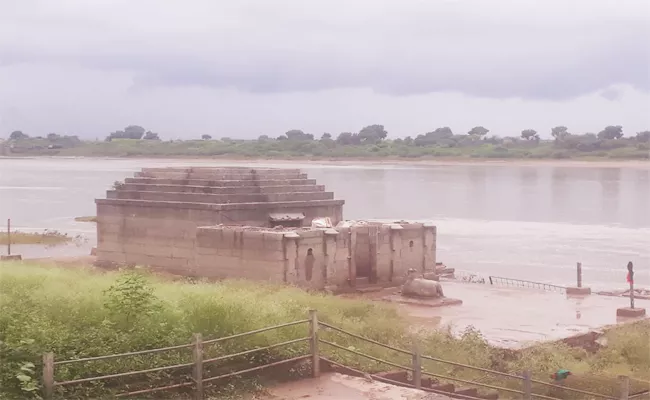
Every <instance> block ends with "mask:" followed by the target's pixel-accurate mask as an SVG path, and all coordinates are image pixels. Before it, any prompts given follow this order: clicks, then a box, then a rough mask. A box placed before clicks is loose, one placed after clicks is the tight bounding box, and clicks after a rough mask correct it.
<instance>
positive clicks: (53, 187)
mask: <svg viewBox="0 0 650 400" xmlns="http://www.w3.org/2000/svg"><path fill="white" fill-rule="evenodd" d="M173 165H176V166H185V165H202V166H205V165H215V166H223V165H242V163H236V162H222V161H209V160H191V161H187V160H185V161H184V160H160V159H157V160H144V159H119V160H112V159H56V158H36V159H0V218H2V221H4V220H6V218H11V219H12V223H13V226H14V227H15V228H16V229H19V230H23V231H42V230H44V229H54V230H58V231H60V232H65V233H68V234H69V235H72V236H77V235H79V236H81V238H83V240H78V241H76V242H75V244H71V245H66V246H57V247H52V248H43V247H39V246H14V252H17V253H22V255H23V257H24V258H29V257H43V256H61V255H70V256H74V255H82V254H83V255H85V254H88V251H89V249H90V247H92V246H93V245H94V243H95V241H96V234H95V226H94V224H93V223H88V222H76V221H74V218H75V217H78V216H85V215H95V204H94V199H95V198H98V197H104V196H105V190H107V189H108V188H110V186H111V185H112V184H113V182H114V181H117V180H123V179H124V178H125V177H127V176H131V175H132V173H133V172H135V171H137V170H139V169H140V168H142V167H156V166H173ZM255 165H256V166H260V167H261V166H266V167H274V166H278V167H281V166H286V164H274V163H273V162H257V163H255ZM292 167H295V168H301V169H303V170H304V171H305V172H307V173H308V174H309V175H310V177H312V178H315V179H317V181H318V183H320V184H325V185H326V187H327V190H329V191H333V192H334V193H335V196H336V198H340V199H345V201H346V204H345V206H344V217H345V218H346V219H364V218H367V219H370V218H372V219H378V218H380V219H384V218H385V219H394V218H397V219H424V220H433V221H435V222H436V224H437V226H438V260H439V261H442V262H444V263H445V264H447V265H448V266H450V267H455V268H457V269H459V270H463V271H472V272H475V273H477V274H480V275H484V276H487V275H496V276H506V277H511V278H519V279H528V280H535V281H543V282H549V283H556V284H571V283H573V282H575V264H576V262H578V261H579V262H582V264H583V271H584V282H585V285H589V286H591V287H592V288H608V289H613V288H623V287H625V286H626V282H625V276H626V268H625V266H626V264H627V262H628V261H633V262H634V264H635V270H636V271H637V273H636V281H637V282H638V285H639V286H650V169H649V168H643V167H642V168H636V167H616V166H602V165H600V164H595V165H594V166H588V167H584V166H571V165H567V163H564V164H561V165H557V166H553V165H550V164H539V165H534V164H533V165H523V164H518V163H516V162H515V163H503V164H497V165H486V164H476V165H471V164H470V165H468V164H457V165H454V164H451V165H414V166H407V165H383V164H379V165H369V164H358V165H355V164H354V163H353V162H350V163H348V164H346V165H343V164H319V163H294V164H292ZM5 252H6V249H4V248H2V249H0V254H5Z"/></svg>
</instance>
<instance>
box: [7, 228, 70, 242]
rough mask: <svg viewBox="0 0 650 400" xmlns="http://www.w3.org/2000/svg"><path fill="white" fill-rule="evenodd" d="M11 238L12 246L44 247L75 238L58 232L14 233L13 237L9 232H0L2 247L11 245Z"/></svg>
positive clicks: (12, 233)
mask: <svg viewBox="0 0 650 400" xmlns="http://www.w3.org/2000/svg"><path fill="white" fill-rule="evenodd" d="M10 237H11V244H42V245H56V244H63V243H67V242H71V241H72V240H73V239H74V238H72V237H70V236H68V235H67V234H65V233H61V232H58V231H52V230H45V231H43V232H20V231H13V232H11V235H7V232H0V245H5V244H8V243H9V239H10Z"/></svg>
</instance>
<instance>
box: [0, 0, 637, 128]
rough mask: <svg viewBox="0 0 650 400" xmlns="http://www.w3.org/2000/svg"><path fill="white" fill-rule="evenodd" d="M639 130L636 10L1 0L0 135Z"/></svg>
mask: <svg viewBox="0 0 650 400" xmlns="http://www.w3.org/2000/svg"><path fill="white" fill-rule="evenodd" d="M129 124H138V125H142V126H144V127H145V128H146V129H149V130H152V131H155V132H159V133H160V135H161V137H163V138H197V137H199V136H200V135H201V134H205V133H207V134H210V135H212V136H213V137H226V136H228V137H241V138H254V137H257V136H259V135H260V134H267V135H270V136H277V135H280V134H282V133H284V132H285V131H287V130H289V129H303V130H304V131H306V132H310V133H314V134H315V135H316V136H320V135H321V134H322V133H323V132H330V133H332V134H334V135H336V134H338V133H340V132H342V131H353V132H356V131H358V130H359V129H360V128H361V127H363V126H364V125H370V124H383V125H385V127H386V129H387V130H388V132H389V135H390V136H392V137H396V136H406V135H417V134H419V133H424V132H427V131H431V130H433V129H435V128H436V127H440V126H450V127H451V128H452V129H453V130H454V131H455V132H456V133H465V132H467V131H468V130H469V129H470V128H471V127H473V126H476V125H483V126H485V127H487V128H488V129H490V131H491V134H492V133H493V134H497V135H519V132H520V131H521V130H522V129H527V128H532V129H537V130H538V131H539V132H540V133H542V135H543V136H549V134H550V128H551V127H553V126H556V125H566V126H568V127H569V129H570V131H571V132H574V133H582V132H598V131H599V130H601V129H602V128H603V127H604V126H605V125H619V124H620V125H623V127H624V132H625V133H626V134H627V135H634V133H635V132H637V131H640V130H646V129H650V1H649V0H184V1H180V0H178V1H176V0H0V137H6V136H7V135H8V134H9V133H10V132H11V131H13V130H22V131H23V132H25V133H28V134H31V135H44V134H47V133H49V132H57V133H68V134H77V135H80V136H82V137H85V138H96V137H97V138H103V137H105V136H106V134H108V133H109V132H110V131H114V130H118V129H121V128H123V127H124V126H126V125H129Z"/></svg>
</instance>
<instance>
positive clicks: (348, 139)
mask: <svg viewBox="0 0 650 400" xmlns="http://www.w3.org/2000/svg"><path fill="white" fill-rule="evenodd" d="M489 132H490V130H489V129H487V128H485V127H483V126H475V127H474V128H472V129H470V130H469V131H468V132H467V133H466V134H455V133H454V132H453V131H452V129H451V128H450V127H448V126H445V127H440V128H436V129H435V130H433V131H430V132H427V133H424V134H420V135H417V136H416V137H415V138H413V137H412V136H406V137H404V138H396V139H392V141H393V142H396V143H401V144H405V145H411V144H412V145H415V146H427V145H434V146H435V145H443V146H444V145H451V144H453V143H452V142H458V141H459V140H460V141H466V140H467V141H478V140H482V141H487V142H489V143H497V142H502V141H504V140H510V141H517V140H521V139H523V140H527V141H533V142H539V141H540V140H541V139H540V136H539V134H538V132H537V131H536V130H535V129H524V130H522V131H521V134H520V136H518V137H516V136H505V137H500V136H496V135H492V136H491V137H488V136H487V134H488V133H489ZM551 137H552V138H553V140H555V141H557V142H561V141H566V140H569V139H570V138H574V139H583V140H586V141H597V140H618V139H622V138H623V126H621V125H609V126H606V127H605V128H604V129H603V130H601V131H600V132H599V133H597V134H595V133H584V134H573V133H570V132H569V129H568V128H567V127H566V126H562V125H560V126H556V127H554V128H551ZM29 138H31V137H30V136H29V135H27V134H25V133H23V132H22V131H13V132H11V134H10V135H9V139H10V140H21V139H29ZM387 138H388V132H387V131H386V129H385V128H384V126H383V125H378V124H375V125H368V126H366V127H364V128H362V129H361V130H360V131H359V132H357V133H353V132H341V133H340V134H339V135H338V136H337V137H336V138H334V137H333V135H332V134H330V133H327V132H326V133H323V134H322V136H321V137H320V139H318V140H320V141H322V142H334V143H336V144H340V145H376V144H378V143H380V142H381V141H383V140H386V139H387ZM631 138H632V139H635V140H636V141H638V142H639V143H647V142H650V131H648V130H646V131H642V132H637V133H636V136H634V137H631ZM35 139H47V140H50V141H59V140H62V139H67V140H69V141H81V139H79V137H78V136H68V135H59V134H56V133H50V134H48V135H47V136H46V137H40V136H37V137H35ZM116 139H132V140H161V138H160V136H159V135H158V133H154V132H151V131H148V130H145V129H144V128H143V127H141V126H139V125H129V126H127V127H126V128H124V129H123V130H119V131H115V132H111V133H110V134H109V135H108V136H106V138H105V139H104V140H105V141H106V142H111V141H113V140H116ZM188 140H192V139H188ZM201 140H212V136H211V135H209V134H203V135H202V136H201ZM221 140H223V141H249V140H255V139H232V138H229V137H224V138H222V139H221ZM271 140H278V141H282V140H289V141H306V140H307V141H309V140H311V141H313V140H316V138H315V136H314V134H311V133H305V132H304V131H302V130H300V129H291V130H289V131H287V132H285V133H284V134H282V135H280V136H277V137H276V138H272V137H270V136H268V135H260V136H259V137H258V138H257V141H271Z"/></svg>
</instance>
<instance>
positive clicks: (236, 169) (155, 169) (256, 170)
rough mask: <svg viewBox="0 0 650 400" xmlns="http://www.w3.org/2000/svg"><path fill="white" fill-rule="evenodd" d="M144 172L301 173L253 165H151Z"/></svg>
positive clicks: (294, 170) (296, 169)
mask: <svg viewBox="0 0 650 400" xmlns="http://www.w3.org/2000/svg"><path fill="white" fill-rule="evenodd" d="M142 172H185V173H190V172H213V173H237V174H243V173H265V174H279V175H281V174H286V173H301V171H300V169H298V168H258V167H255V168H251V167H149V168H142Z"/></svg>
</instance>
